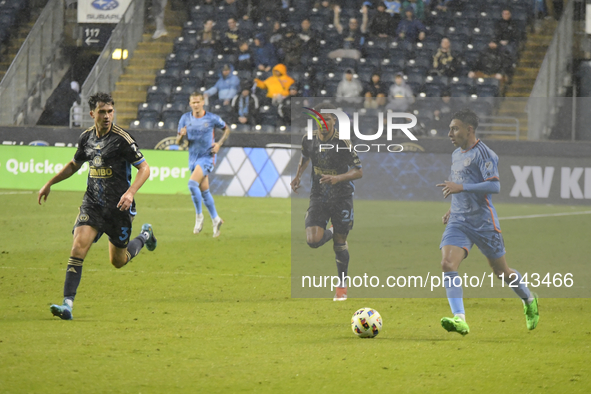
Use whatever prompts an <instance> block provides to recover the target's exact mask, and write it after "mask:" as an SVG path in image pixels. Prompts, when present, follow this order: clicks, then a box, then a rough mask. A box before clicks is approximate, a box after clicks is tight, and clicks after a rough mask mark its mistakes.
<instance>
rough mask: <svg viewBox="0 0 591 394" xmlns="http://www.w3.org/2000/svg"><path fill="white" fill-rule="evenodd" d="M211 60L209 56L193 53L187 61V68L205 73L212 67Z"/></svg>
mask: <svg viewBox="0 0 591 394" xmlns="http://www.w3.org/2000/svg"><path fill="white" fill-rule="evenodd" d="M212 64H213V63H212V59H211V56H203V55H201V54H199V53H194V54H193V56H191V59H190V60H189V68H191V69H196V70H202V71H207V70H210V69H211V67H212Z"/></svg>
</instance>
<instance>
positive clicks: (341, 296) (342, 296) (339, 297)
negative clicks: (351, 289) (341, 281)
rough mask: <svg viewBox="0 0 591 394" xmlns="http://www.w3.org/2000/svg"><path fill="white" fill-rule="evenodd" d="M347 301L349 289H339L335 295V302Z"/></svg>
mask: <svg viewBox="0 0 591 394" xmlns="http://www.w3.org/2000/svg"><path fill="white" fill-rule="evenodd" d="M346 299H347V288H346V287H337V291H336V292H335V293H334V298H333V299H332V300H333V301H345V300H346Z"/></svg>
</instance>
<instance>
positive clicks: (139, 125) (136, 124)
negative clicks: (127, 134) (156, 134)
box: [129, 119, 156, 130]
mask: <svg viewBox="0 0 591 394" xmlns="http://www.w3.org/2000/svg"><path fill="white" fill-rule="evenodd" d="M155 125H156V122H155V121H154V120H152V119H145V120H139V119H138V120H134V121H133V122H131V124H130V125H129V128H130V129H145V130H148V129H154V128H155Z"/></svg>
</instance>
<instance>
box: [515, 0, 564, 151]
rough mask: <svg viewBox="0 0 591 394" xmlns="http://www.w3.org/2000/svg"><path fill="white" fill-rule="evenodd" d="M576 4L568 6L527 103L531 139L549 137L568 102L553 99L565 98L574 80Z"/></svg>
mask: <svg viewBox="0 0 591 394" xmlns="http://www.w3.org/2000/svg"><path fill="white" fill-rule="evenodd" d="M574 3H575V1H569V2H568V3H567V4H566V6H565V9H564V12H563V14H562V17H561V18H560V22H559V23H558V27H557V28H556V31H555V32H554V37H553V38H552V43H551V44H550V46H549V47H548V51H547V52H546V56H544V61H543V62H542V66H541V67H540V70H539V72H538V76H537V78H536V82H535V84H534V87H533V89H532V92H531V94H530V98H529V100H528V103H527V113H528V118H529V121H528V129H527V139H528V140H530V141H533V140H541V139H548V137H549V135H550V132H551V131H552V129H553V127H554V126H555V123H556V121H557V119H556V114H558V113H559V112H560V104H561V103H563V102H564V100H552V98H554V97H563V96H564V95H565V93H566V86H567V84H568V82H567V81H570V79H571V70H572V65H573V42H574V33H575V27H574ZM540 98H546V99H542V100H540Z"/></svg>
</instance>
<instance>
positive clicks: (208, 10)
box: [201, 0, 217, 18]
mask: <svg viewBox="0 0 591 394" xmlns="http://www.w3.org/2000/svg"><path fill="white" fill-rule="evenodd" d="M216 11H217V7H216V5H215V2H214V0H203V4H201V12H202V13H203V15H206V17H207V18H213V17H214V15H215V13H216Z"/></svg>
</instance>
